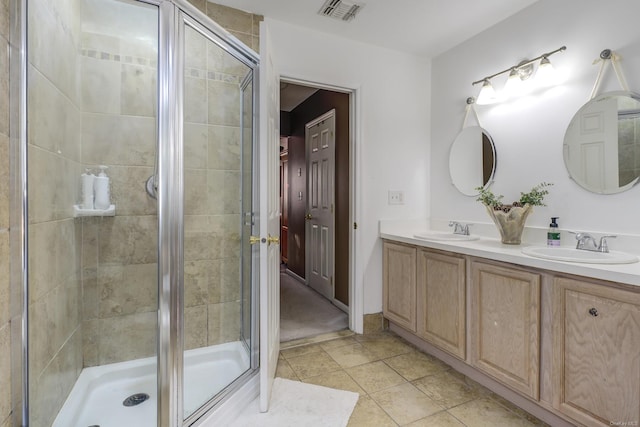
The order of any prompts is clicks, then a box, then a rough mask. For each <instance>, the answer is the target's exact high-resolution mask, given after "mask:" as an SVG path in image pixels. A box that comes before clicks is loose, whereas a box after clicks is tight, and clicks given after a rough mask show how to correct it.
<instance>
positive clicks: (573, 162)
mask: <svg viewBox="0 0 640 427" xmlns="http://www.w3.org/2000/svg"><path fill="white" fill-rule="evenodd" d="M566 139H567V140H570V141H571V144H570V145H568V146H565V150H568V152H565V158H566V159H567V160H568V163H569V165H568V166H569V170H570V171H571V173H572V175H573V176H575V179H576V180H578V181H579V182H581V183H582V184H583V185H586V186H587V187H588V188H590V189H591V190H593V191H596V192H599V193H606V192H607V189H611V188H615V189H617V188H618V187H619V182H620V179H619V172H618V144H617V143H615V144H611V143H607V141H616V142H617V141H618V104H617V99H616V97H611V98H607V99H602V100H600V101H599V102H595V103H591V104H589V105H588V106H587V107H586V108H583V109H582V110H581V114H580V120H579V121H576V122H575V125H573V126H571V127H569V129H568V130H567V138H566Z"/></svg>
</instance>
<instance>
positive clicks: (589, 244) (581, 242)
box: [570, 231, 616, 253]
mask: <svg viewBox="0 0 640 427" xmlns="http://www.w3.org/2000/svg"><path fill="white" fill-rule="evenodd" d="M570 233H571V234H575V235H576V240H577V241H578V243H577V244H576V249H580V250H583V251H593V252H602V253H609V245H608V243H607V239H609V238H611V239H615V237H616V236H613V235H610V236H602V237H600V243H596V239H594V238H593V236H592V235H591V234H588V233H575V232H573V231H570Z"/></svg>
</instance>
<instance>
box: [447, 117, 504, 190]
mask: <svg viewBox="0 0 640 427" xmlns="http://www.w3.org/2000/svg"><path fill="white" fill-rule="evenodd" d="M475 129H479V130H480V133H481V134H482V135H484V136H486V138H487V140H488V141H489V144H490V146H491V154H492V155H493V164H492V165H491V174H490V175H489V178H488V179H487V182H485V183H482V185H476V186H475V187H473V190H472V191H469V192H468V191H466V189H464V188H460V187H461V185H460V183H459V177H454V176H453V173H452V168H451V164H452V162H453V161H454V159H453V154H454V153H453V150H454V147H455V145H456V142H458V141H459V138H460V137H461V136H462V135H463V134H464V133H465V132H468V131H470V130H475ZM480 142H481V143H482V140H481V141H480ZM497 164H498V157H497V151H496V144H495V142H494V141H493V138H492V137H491V134H489V132H487V130H486V129H484V128H483V127H482V126H468V127H465V128H463V129H461V130H460V132H458V134H457V135H456V137H455V139H454V140H453V142H452V143H451V146H450V147H449V178H450V179H451V183H452V184H453V186H454V187H455V188H456V190H458V191H459V192H460V193H461V194H463V195H465V196H469V197H475V196H477V195H478V194H479V193H478V191H476V190H475V188H477V187H480V186H482V188H487V187H489V186H490V185H491V183H493V180H494V177H495V174H496V167H497ZM456 181H458V183H456Z"/></svg>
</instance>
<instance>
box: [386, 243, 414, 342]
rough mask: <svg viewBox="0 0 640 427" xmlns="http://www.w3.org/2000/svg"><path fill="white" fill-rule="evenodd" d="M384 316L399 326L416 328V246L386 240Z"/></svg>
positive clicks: (412, 329) (408, 328)
mask: <svg viewBox="0 0 640 427" xmlns="http://www.w3.org/2000/svg"><path fill="white" fill-rule="evenodd" d="M382 268H383V293H384V295H383V300H382V301H383V304H382V312H383V314H384V317H386V318H387V319H389V320H390V321H392V322H394V323H395V324H397V325H398V326H402V327H403V328H405V329H407V330H409V331H411V332H415V331H416V248H414V247H411V246H406V245H400V244H396V243H390V242H384V243H383V262H382Z"/></svg>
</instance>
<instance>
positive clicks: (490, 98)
mask: <svg viewBox="0 0 640 427" xmlns="http://www.w3.org/2000/svg"><path fill="white" fill-rule="evenodd" d="M497 100H498V95H497V94H496V91H495V89H494V88H493V86H491V82H490V81H489V79H486V80H485V81H484V83H482V89H480V93H479V94H478V99H477V100H476V104H478V105H489V104H493V103H495V102H496V101H497Z"/></svg>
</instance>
